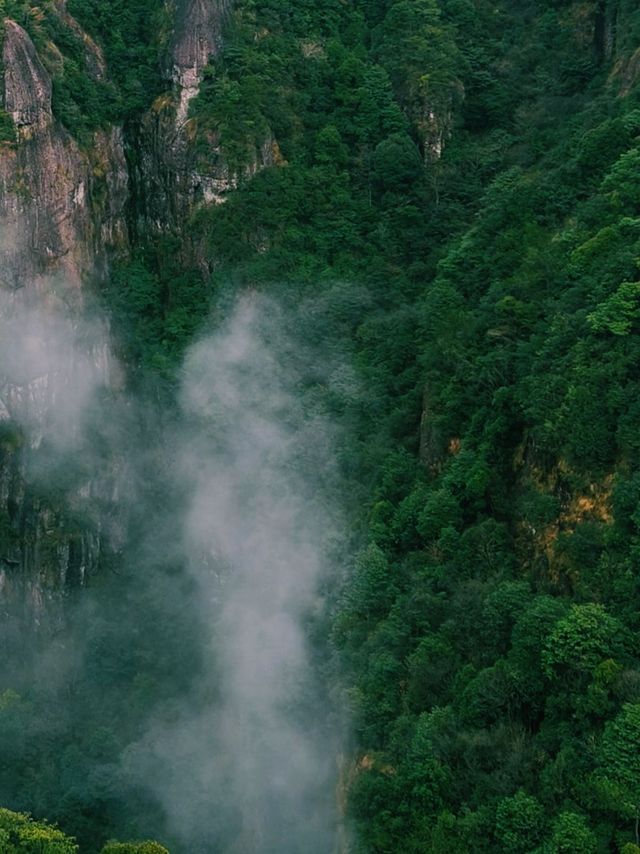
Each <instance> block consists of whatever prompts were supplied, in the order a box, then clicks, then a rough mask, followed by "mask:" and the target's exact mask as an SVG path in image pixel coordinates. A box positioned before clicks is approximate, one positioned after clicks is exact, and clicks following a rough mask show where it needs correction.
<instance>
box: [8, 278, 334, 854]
mask: <svg viewBox="0 0 640 854" xmlns="http://www.w3.org/2000/svg"><path fill="white" fill-rule="evenodd" d="M93 314H94V318H93V319H92V320H91V321H89V320H88V319H87V318H86V317H83V316H81V315H80V314H78V313H76V315H75V317H74V318H72V317H71V316H70V315H69V314H67V313H65V309H64V304H58V305H57V306H56V305H54V303H53V302H52V301H49V302H48V304H47V305H38V304H37V303H36V304H35V305H30V306H29V307H28V308H26V307H24V306H21V298H20V297H18V298H14V299H13V300H12V301H11V302H10V303H8V302H7V303H6V304H5V305H4V306H3V322H4V323H5V324H6V326H5V331H8V329H9V328H10V330H11V331H10V334H6V335H4V336H3V338H2V341H3V349H2V352H1V354H0V357H1V358H0V379H1V387H2V389H3V392H2V402H3V405H4V406H5V407H6V417H7V418H10V419H11V424H13V425H15V428H16V429H20V430H21V434H22V436H23V437H24V438H23V441H24V442H26V443H27V444H28V445H29V447H30V453H29V454H28V460H29V466H30V468H29V471H28V473H27V474H26V476H25V480H26V482H27V484H28V488H30V489H36V490H37V489H41V490H43V492H44V494H45V495H46V493H47V491H49V490H51V489H52V488H53V487H54V484H55V479H56V478H57V477H59V476H60V473H61V472H62V471H65V470H66V475H65V479H66V481H67V483H66V485H65V486H66V490H65V491H66V499H67V502H68V506H72V507H75V508H77V509H81V510H82V511H84V512H85V513H86V514H87V520H86V522H85V524H87V525H88V524H89V519H90V520H91V524H92V525H93V526H94V528H95V530H96V532H97V533H99V535H100V538H101V548H102V549H103V551H105V552H108V553H109V554H110V555H111V558H110V560H111V566H112V569H113V572H114V577H115V578H116V579H120V585H119V586H121V591H122V590H124V591H127V588H128V586H129V584H130V581H129V577H130V576H131V575H135V576H136V580H135V585H136V588H137V591H136V592H135V593H131V591H129V593H128V594H127V595H133V596H134V598H135V597H136V596H137V597H143V598H142V599H138V601H137V602H136V603H135V605H134V607H133V608H132V609H131V611H130V613H128V614H127V615H126V616H125V617H124V620H122V618H121V617H119V616H117V615H116V616H115V620H116V623H115V625H114V626H113V627H112V633H113V634H115V635H116V636H118V635H119V636H121V638H122V642H125V643H126V642H127V639H128V638H130V637H134V636H135V635H136V634H137V633H138V631H139V629H140V627H141V626H142V627H143V626H144V625H145V624H146V622H147V621H148V620H150V619H156V620H160V621H161V622H160V623H159V624H158V625H156V626H155V629H154V630H155V632H157V634H158V635H159V636H162V635H163V634H165V632H166V633H167V634H169V635H170V636H174V635H176V633H177V636H174V637H173V639H172V640H173V642H174V643H178V644H180V643H182V642H183V638H182V636H181V633H182V632H184V633H185V635H186V636H187V640H188V641H190V643H191V644H192V648H193V650H192V654H195V656H196V657H197V664H196V663H195V662H194V661H190V662H189V672H188V673H183V674H178V675H176V674H172V676H173V678H174V679H175V678H178V679H179V680H182V682H183V685H184V687H183V688H182V690H181V692H180V693H179V694H178V695H177V696H174V697H171V699H170V700H167V699H159V700H158V702H157V705H156V706H155V707H153V708H151V709H147V711H146V715H147V716H146V718H145V719H142V720H140V721H138V725H137V730H138V737H137V738H136V739H135V740H134V741H132V742H131V743H129V744H124V745H123V749H122V752H121V756H120V760H119V764H118V767H115V766H113V765H112V764H111V765H110V766H109V768H108V769H107V768H105V769H104V773H108V774H109V775H110V776H111V777H112V779H111V781H109V783H110V784H113V785H118V784H119V783H120V784H121V782H122V781H123V780H125V779H126V780H127V784H126V785H127V786H128V787H132V788H137V789H139V790H142V791H146V792H147V793H148V794H147V797H150V798H154V799H155V800H157V802H158V803H159V804H160V805H162V807H163V809H164V813H165V816H166V821H167V827H168V833H169V834H170V836H171V837H172V838H174V839H175V845H176V846H177V847H176V848H175V849H173V850H184V851H185V852H186V851H189V852H192V851H193V852H196V851H202V852H208V851H212V850H220V851H256V852H265V853H266V852H276V851H280V850H282V840H283V839H287V840H288V843H287V845H288V846H289V849H288V850H291V851H300V852H302V851H308V852H316V851H317V852H325V851H330V850H332V849H333V847H335V844H336V840H337V822H338V815H337V807H336V802H335V788H336V785H337V756H338V752H339V749H340V743H339V742H340V734H339V732H338V730H337V728H336V725H335V721H334V722H333V725H332V723H331V722H330V718H331V713H330V707H329V700H328V697H327V695H326V691H325V690H323V689H322V688H321V685H320V683H319V671H318V666H317V660H316V661H315V662H314V660H313V655H312V651H311V649H310V642H311V641H310V629H309V626H310V625H311V624H312V623H313V621H318V620H319V619H323V618H324V617H325V615H324V611H325V604H324V603H323V600H322V596H321V584H322V581H323V578H324V579H326V578H328V577H329V576H331V575H332V574H335V567H333V568H332V567H331V566H330V546H331V544H332V543H333V542H335V540H336V538H338V537H339V536H341V531H340V529H339V526H340V519H339V516H340V514H339V511H338V512H337V513H336V505H335V501H334V499H335V494H331V496H330V491H332V492H333V493H335V489H336V483H337V480H336V479H337V472H336V466H335V460H334V454H335V449H334V448H333V446H332V439H333V435H334V433H335V426H334V425H332V424H331V422H330V421H329V419H328V418H327V417H326V416H325V415H323V414H321V413H319V412H318V411H316V412H314V411H313V409H309V407H307V408H306V409H305V406H304V395H303V394H302V393H301V391H300V386H301V384H303V383H304V382H305V381H307V380H308V373H309V371H310V370H311V369H313V371H314V372H316V373H317V371H318V366H317V361H316V362H314V364H313V367H312V366H311V365H309V364H308V363H307V364H305V358H306V357H307V356H308V353H307V354H305V352H304V349H303V348H302V347H301V346H300V345H299V344H297V343H296V342H295V341H294V340H291V338H288V337H287V326H289V327H291V326H292V324H291V322H290V320H289V322H288V323H287V320H286V312H285V311H284V310H283V309H281V308H280V307H279V306H278V305H277V304H275V303H274V302H272V301H269V300H266V299H265V298H263V297H259V296H258V295H257V294H253V295H249V296H246V297H243V298H241V299H240V300H239V301H238V303H237V305H235V306H232V307H231V308H230V309H229V317H228V318H227V319H226V320H225V321H224V322H222V324H221V326H220V328H219V329H217V330H216V331H215V332H212V333H208V334H203V335H202V336H201V337H200V338H199V340H198V341H197V342H196V343H195V344H194V345H193V347H192V348H191V349H190V350H189V351H188V353H187V354H186V356H185V359H184V363H183V366H182V368H181V370H180V386H179V389H178V391H177V402H176V406H175V408H174V410H173V413H172V415H171V416H167V413H166V412H165V413H163V412H161V411H160V409H159V408H158V406H157V404H154V403H152V401H151V399H150V398H148V397H147V398H146V399H140V398H135V397H132V396H131V394H130V392H127V391H125V390H124V389H123V388H121V387H117V385H116V384H114V377H116V378H117V377H118V368H117V365H116V364H115V360H114V359H113V357H112V356H110V354H109V343H108V337H107V333H106V327H105V325H104V324H101V323H100V322H99V321H98V320H97V319H96V318H95V312H94V313H93ZM307 350H308V345H307ZM96 354H98V355H97V356H96ZM314 357H315V359H316V360H318V359H319V358H321V354H320V353H319V352H317V351H315V352H314ZM316 409H317V407H316ZM74 468H75V471H73V469H74ZM69 469H71V471H69ZM330 497H331V499H332V501H333V504H332V509H331V511H329V506H330V505H329V499H330ZM63 549H64V547H63ZM63 557H64V555H63V554H61V555H60V559H63ZM85 571H86V567H83V568H82V572H83V573H84V572H85ZM83 580H84V579H83ZM163 585H164V586H163ZM158 587H162V594H161V596H162V597H168V599H169V600H170V602H171V604H170V608H169V611H170V613H166V607H167V605H166V603H162V605H161V608H162V611H163V613H156V614H153V615H149V614H148V613H141V612H140V611H138V610H137V608H138V607H145V606H146V604H147V603H146V602H144V604H143V601H144V598H145V597H148V596H149V595H150V590H149V588H153V589H155V588H158ZM141 591H142V592H141ZM155 593H156V594H157V590H155ZM151 595H153V594H151ZM103 599H104V596H103V593H102V591H101V589H100V586H99V585H98V588H97V589H95V590H94V589H91V587H90V588H89V589H88V590H85V591H83V592H82V594H81V597H80V599H79V600H78V601H77V602H75V603H67V607H68V608H69V610H70V613H71V614H72V618H71V620H70V624H69V625H67V624H66V623H65V621H63V618H62V617H61V618H60V619H61V623H60V626H59V628H58V630H57V632H56V634H55V636H54V640H53V644H52V643H51V639H50V638H48V637H47V638H46V640H45V644H44V646H46V650H44V649H43V650H42V651H41V652H40V653H39V654H38V653H35V657H34V660H33V661H32V662H31V668H32V670H31V675H32V678H36V676H35V674H36V673H38V674H42V678H43V681H44V682H45V684H47V689H46V690H47V691H48V692H51V693H52V694H59V693H64V692H65V691H68V690H69V685H68V684H65V683H67V680H69V679H71V680H80V681H83V680H86V679H87V674H86V673H84V672H83V671H84V669H85V668H91V667H92V662H91V660H90V659H91V656H92V655H93V654H95V651H94V650H91V649H90V648H89V647H88V646H87V641H86V638H85V637H84V634H85V632H86V633H87V634H89V635H91V633H92V630H91V629H90V628H89V627H88V625H87V624H88V623H89V622H90V621H92V620H94V619H95V618H96V609H98V610H100V609H102V608H105V607H108V605H107V602H105V601H103ZM38 607H39V608H40V609H41V610H42V611H43V614H42V616H41V619H42V620H43V621H44V620H46V619H47V615H46V609H47V606H46V604H45V603H42V602H40V603H38ZM156 607H157V606H156ZM101 618H102V619H104V616H102V617H101ZM186 625H188V626H189V627H190V628H189V629H185V626H186ZM196 627H197V628H196ZM171 643H172V641H169V644H171ZM165 644H166V641H164V640H160V641H159V642H158V644H157V646H154V647H153V648H151V649H149V651H148V654H151V655H158V656H162V655H163V654H164V647H165ZM315 656H316V659H317V651H316V653H315ZM176 666H179V665H176ZM161 669H162V665H161ZM24 675H25V674H23V678H24ZM132 676H133V678H134V679H142V680H144V679H145V673H144V672H139V673H136V674H132ZM89 678H90V677H89ZM162 693H163V691H162V689H161V690H160V695H162ZM67 699H68V701H70V702H71V703H72V704H73V700H74V697H73V694H72V695H71V697H68V698H67ZM64 717H65V718H67V719H68V720H71V719H73V717H74V710H73V708H71V709H66V710H65V711H64ZM105 783H106V781H105ZM107 785H109V784H107Z"/></svg>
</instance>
